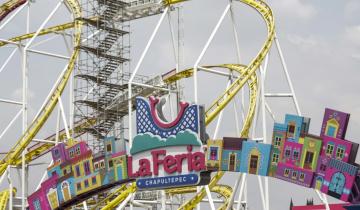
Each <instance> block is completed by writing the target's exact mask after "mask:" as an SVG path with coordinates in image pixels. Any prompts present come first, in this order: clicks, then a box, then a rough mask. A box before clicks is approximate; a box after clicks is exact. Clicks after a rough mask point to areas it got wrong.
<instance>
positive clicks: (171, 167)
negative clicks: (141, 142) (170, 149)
mask: <svg viewBox="0 0 360 210" xmlns="http://www.w3.org/2000/svg"><path fill="white" fill-rule="evenodd" d="M164 170H165V172H166V173H168V174H172V173H174V172H175V171H176V170H177V164H176V159H175V158H174V157H173V156H171V155H168V156H166V157H165V158H164Z"/></svg>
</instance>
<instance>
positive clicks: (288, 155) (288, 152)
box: [285, 148, 291, 158]
mask: <svg viewBox="0 0 360 210" xmlns="http://www.w3.org/2000/svg"><path fill="white" fill-rule="evenodd" d="M290 154H291V151H290V148H286V150H285V157H287V158H288V157H290Z"/></svg>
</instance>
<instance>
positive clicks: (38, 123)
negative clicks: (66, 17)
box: [0, 0, 82, 174]
mask: <svg viewBox="0 0 360 210" xmlns="http://www.w3.org/2000/svg"><path fill="white" fill-rule="evenodd" d="M65 2H66V4H67V5H68V7H69V8H70V10H71V12H72V13H73V16H74V18H75V21H74V26H73V27H74V46H75V49H74V52H73V53H72V55H71V57H70V60H69V64H68V65H67V69H66V71H65V72H64V74H63V75H62V77H61V79H60V80H59V82H58V83H57V86H56V88H55V89H54V91H53V92H52V94H51V97H49V98H48V100H47V101H46V103H45V106H44V107H43V108H42V109H41V110H40V112H39V115H38V116H37V117H36V118H35V119H34V120H33V122H32V123H31V124H30V125H29V127H28V129H27V130H26V131H25V133H24V134H23V135H22V136H21V138H20V139H19V140H18V141H17V143H16V145H15V146H13V148H12V149H11V150H10V152H9V153H8V154H7V155H6V156H5V157H4V158H3V159H2V160H1V161H0V163H1V166H0V174H3V173H4V172H5V171H6V169H7V167H8V166H9V165H13V164H15V163H16V160H17V159H18V158H19V157H20V155H21V153H22V152H23V151H24V150H25V149H26V147H27V146H28V145H29V144H30V143H31V141H32V139H33V138H34V137H35V135H36V134H37V133H38V132H39V130H40V129H41V128H42V126H43V125H44V124H45V122H46V121H47V119H48V118H49V116H50V114H51V113H52V111H53V110H54V108H55V106H56V104H57V102H58V99H59V97H60V96H61V94H62V92H63V91H64V89H65V86H66V84H67V82H68V80H69V78H70V76H71V73H72V71H73V69H74V65H75V62H76V59H77V57H78V55H79V48H78V47H77V46H78V45H79V44H80V42H81V26H82V23H81V22H80V21H78V20H77V18H81V7H80V5H79V2H78V1H77V0H66V1H65Z"/></svg>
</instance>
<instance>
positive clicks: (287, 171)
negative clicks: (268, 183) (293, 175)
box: [284, 168, 290, 177]
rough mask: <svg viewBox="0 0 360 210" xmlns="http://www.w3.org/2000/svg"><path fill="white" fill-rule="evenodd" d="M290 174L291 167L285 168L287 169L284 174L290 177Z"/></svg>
mask: <svg viewBox="0 0 360 210" xmlns="http://www.w3.org/2000/svg"><path fill="white" fill-rule="evenodd" d="M289 174H290V169H288V168H285V170H284V176H286V177H288V176H289Z"/></svg>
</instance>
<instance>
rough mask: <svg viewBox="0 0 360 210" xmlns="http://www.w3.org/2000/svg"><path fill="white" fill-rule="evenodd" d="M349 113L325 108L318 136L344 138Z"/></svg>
mask: <svg viewBox="0 0 360 210" xmlns="http://www.w3.org/2000/svg"><path fill="white" fill-rule="evenodd" d="M349 119H350V114H348V113H345V112H340V111H337V110H333V109H329V108H326V109H325V113H324V119H323V123H322V126H321V132H320V136H321V137H323V136H330V137H334V138H339V139H345V135H346V130H347V126H348V123H349Z"/></svg>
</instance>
